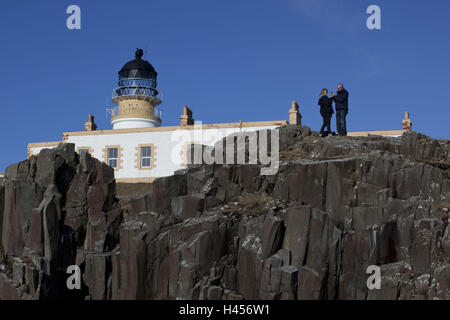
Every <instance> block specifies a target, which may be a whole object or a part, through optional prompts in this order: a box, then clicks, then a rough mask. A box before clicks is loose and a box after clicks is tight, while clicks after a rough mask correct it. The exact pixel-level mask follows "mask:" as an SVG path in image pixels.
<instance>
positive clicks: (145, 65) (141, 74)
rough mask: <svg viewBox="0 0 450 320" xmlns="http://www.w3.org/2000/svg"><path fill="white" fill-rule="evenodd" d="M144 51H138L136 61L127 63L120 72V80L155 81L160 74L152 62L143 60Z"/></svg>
mask: <svg viewBox="0 0 450 320" xmlns="http://www.w3.org/2000/svg"><path fill="white" fill-rule="evenodd" d="M143 55H144V51H143V50H142V49H137V50H136V54H135V56H136V59H134V60H131V61H129V62H127V63H126V64H125V65H124V66H123V67H122V69H121V70H120V71H119V78H121V79H122V78H134V79H155V80H156V76H157V75H158V73H157V72H156V70H155V68H153V66H152V65H151V64H150V62H148V61H146V60H143V59H142V56H143Z"/></svg>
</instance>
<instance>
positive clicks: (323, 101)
mask: <svg viewBox="0 0 450 320" xmlns="http://www.w3.org/2000/svg"><path fill="white" fill-rule="evenodd" d="M319 106H320V114H321V115H322V116H325V115H327V116H331V115H332V114H333V113H334V110H333V100H331V99H330V98H328V97H327V96H322V97H320V99H319Z"/></svg>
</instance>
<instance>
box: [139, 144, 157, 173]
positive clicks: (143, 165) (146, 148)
mask: <svg viewBox="0 0 450 320" xmlns="http://www.w3.org/2000/svg"><path fill="white" fill-rule="evenodd" d="M135 150H136V153H135V156H136V158H135V161H134V167H135V168H136V169H138V170H153V169H155V168H156V162H157V161H156V160H157V159H156V150H157V147H156V146H155V145H154V144H153V143H146V144H139V145H137V146H136V148H135Z"/></svg>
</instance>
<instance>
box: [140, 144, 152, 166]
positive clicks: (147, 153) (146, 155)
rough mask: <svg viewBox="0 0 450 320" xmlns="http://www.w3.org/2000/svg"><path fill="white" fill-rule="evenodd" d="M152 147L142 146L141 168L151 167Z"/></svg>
mask: <svg viewBox="0 0 450 320" xmlns="http://www.w3.org/2000/svg"><path fill="white" fill-rule="evenodd" d="M151 159H152V147H150V146H145V147H141V168H149V167H150V166H151V162H152V160H151Z"/></svg>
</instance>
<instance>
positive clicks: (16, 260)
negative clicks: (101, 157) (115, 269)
mask: <svg viewBox="0 0 450 320" xmlns="http://www.w3.org/2000/svg"><path fill="white" fill-rule="evenodd" d="M114 188H115V181H114V171H113V169H112V168H110V167H108V166H106V165H105V164H102V163H101V162H99V161H97V160H95V159H93V158H91V157H90V155H86V156H83V157H81V159H80V157H79V156H78V155H77V154H76V153H75V150H74V145H73V144H62V145H60V146H59V147H57V148H55V149H53V150H50V149H46V150H43V151H42V152H41V153H40V154H39V156H37V157H31V158H30V159H28V160H25V161H23V162H21V163H18V164H14V165H11V166H9V167H8V168H7V170H6V177H5V181H4V191H2V188H0V191H2V194H3V197H2V198H4V213H3V219H2V227H3V234H2V265H1V267H0V270H1V271H0V298H1V299H56V298H66V299H76V298H81V297H82V298H84V297H85V296H91V297H92V296H95V297H96V298H103V297H100V295H99V294H98V289H97V287H96V284H97V283H96V282H95V281H97V280H96V279H95V280H93V279H91V278H89V272H91V268H92V266H91V265H90V264H91V263H92V261H97V260H101V258H102V257H105V256H108V255H112V253H111V250H112V249H114V248H115V247H116V245H117V243H118V241H119V240H118V234H117V233H115V231H116V230H115V229H117V227H116V226H115V225H118V224H120V222H121V210H120V207H119V205H118V202H117V200H116V198H115V189H114ZM2 208H3V207H2ZM75 264H78V265H79V266H80V268H81V270H83V271H84V276H85V277H86V279H85V286H83V289H82V290H78V291H77V290H75V291H69V290H68V289H67V286H66V278H67V275H66V269H67V267H68V266H70V265H75ZM110 265H111V264H110V263H109V267H110ZM101 267H103V268H104V273H105V275H106V274H107V272H106V270H107V269H108V265H107V264H105V265H104V266H101V265H100V264H97V265H96V267H95V269H96V271H97V272H98V273H100V272H101V270H100V268H101ZM105 284H106V281H105ZM91 291H92V292H91ZM105 291H106V288H105Z"/></svg>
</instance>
